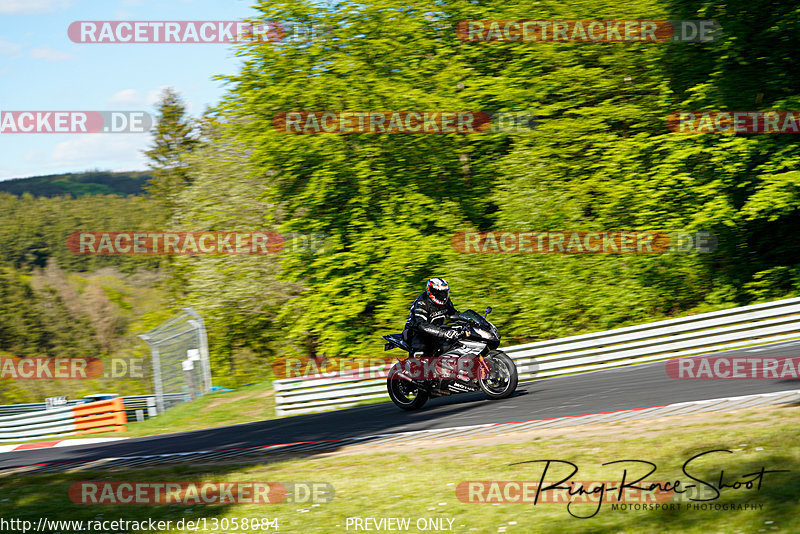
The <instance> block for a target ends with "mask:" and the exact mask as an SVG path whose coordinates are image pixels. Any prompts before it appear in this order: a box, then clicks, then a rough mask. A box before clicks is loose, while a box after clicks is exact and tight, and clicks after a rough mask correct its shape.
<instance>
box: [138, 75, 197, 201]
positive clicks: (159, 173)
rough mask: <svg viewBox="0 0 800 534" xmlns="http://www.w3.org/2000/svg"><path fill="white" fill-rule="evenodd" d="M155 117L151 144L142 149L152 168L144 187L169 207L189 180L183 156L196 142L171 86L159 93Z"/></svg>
mask: <svg viewBox="0 0 800 534" xmlns="http://www.w3.org/2000/svg"><path fill="white" fill-rule="evenodd" d="M156 120H157V124H156V125H155V128H154V130H155V131H154V134H153V145H152V146H151V147H150V148H149V149H148V150H145V151H144V153H145V155H146V156H147V158H148V159H149V160H150V163H149V166H150V168H151V169H152V170H153V178H152V179H151V180H150V181H149V182H148V184H147V188H146V189H147V192H148V193H149V194H150V195H151V196H153V197H154V198H156V199H158V200H159V201H161V202H162V203H163V204H164V205H165V206H167V207H168V208H169V209H172V208H173V207H174V204H175V198H176V197H177V195H178V194H179V193H180V191H181V190H182V189H183V188H184V187H185V186H186V185H187V184H188V183H189V182H190V174H189V172H188V163H187V156H188V154H190V153H191V152H192V150H193V149H194V147H195V146H196V145H197V137H196V134H195V132H194V129H195V127H194V123H193V121H192V120H191V118H190V117H189V116H188V115H187V114H186V106H185V104H184V103H183V100H182V99H181V97H180V95H179V94H178V93H177V92H176V91H175V90H174V89H172V88H167V89H165V90H164V92H163V93H162V95H161V101H160V102H159V104H158V117H157V119H156Z"/></svg>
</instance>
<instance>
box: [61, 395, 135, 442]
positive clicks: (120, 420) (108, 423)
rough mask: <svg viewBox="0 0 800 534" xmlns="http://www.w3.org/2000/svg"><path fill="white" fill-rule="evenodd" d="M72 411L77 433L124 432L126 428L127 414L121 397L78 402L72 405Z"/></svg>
mask: <svg viewBox="0 0 800 534" xmlns="http://www.w3.org/2000/svg"><path fill="white" fill-rule="evenodd" d="M72 413H73V417H74V418H75V429H76V430H77V433H78V434H95V433H98V432H111V431H114V432H125V430H126V429H127V427H126V426H125V425H126V423H127V422H128V416H127V414H126V413H125V404H124V402H123V401H122V399H121V398H116V399H111V400H107V401H98V402H90V403H88V404H79V405H77V406H73V407H72ZM109 427H113V428H109Z"/></svg>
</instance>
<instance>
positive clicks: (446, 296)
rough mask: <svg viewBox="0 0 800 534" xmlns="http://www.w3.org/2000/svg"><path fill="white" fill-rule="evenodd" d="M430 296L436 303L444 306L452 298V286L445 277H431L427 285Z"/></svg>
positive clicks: (426, 288)
mask: <svg viewBox="0 0 800 534" xmlns="http://www.w3.org/2000/svg"><path fill="white" fill-rule="evenodd" d="M425 292H426V293H427V294H428V298H429V299H431V300H432V301H433V302H435V303H436V304H439V305H440V306H444V305H445V304H447V301H448V300H450V286H449V285H447V280H445V279H444V278H431V279H430V280H428V285H427V286H426V287H425Z"/></svg>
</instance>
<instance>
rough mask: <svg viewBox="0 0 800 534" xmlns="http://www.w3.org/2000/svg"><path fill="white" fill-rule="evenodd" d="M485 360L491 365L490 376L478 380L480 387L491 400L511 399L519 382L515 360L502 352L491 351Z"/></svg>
mask: <svg viewBox="0 0 800 534" xmlns="http://www.w3.org/2000/svg"><path fill="white" fill-rule="evenodd" d="M485 360H486V363H488V364H489V369H490V371H489V376H487V377H486V378H481V379H480V380H478V385H479V386H480V387H481V389H482V390H483V392H484V393H486V396H487V397H489V398H490V399H505V398H506V397H510V396H511V394H512V393H514V391H515V390H516V389H517V382H518V381H519V376H518V373H517V366H516V365H514V360H512V359H511V358H509V357H508V354H506V353H505V352H503V351H501V350H492V351H489V354H487V355H486V358H485Z"/></svg>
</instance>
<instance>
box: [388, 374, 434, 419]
mask: <svg viewBox="0 0 800 534" xmlns="http://www.w3.org/2000/svg"><path fill="white" fill-rule="evenodd" d="M398 373H399V370H398V368H397V364H395V365H394V366H393V367H392V368H391V369H390V370H389V374H388V376H387V377H386V389H387V390H388V392H389V397H390V398H391V399H392V402H393V403H395V405H396V406H397V407H398V408H402V409H403V410H418V409H420V408H422V406H423V405H424V404H425V403H426V402H428V392H427V391H425V390H424V389H422V388H420V387H419V386H415V385H414V384H413V383H411V382H409V381H408V380H405V379H404V378H401V377H399V376H397V375H398Z"/></svg>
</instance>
